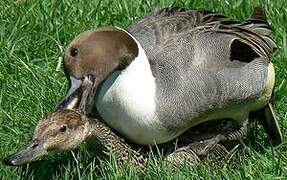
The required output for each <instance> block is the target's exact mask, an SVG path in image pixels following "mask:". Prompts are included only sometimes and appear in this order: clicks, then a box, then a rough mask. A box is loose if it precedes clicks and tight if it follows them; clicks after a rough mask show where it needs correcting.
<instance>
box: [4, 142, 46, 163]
mask: <svg viewBox="0 0 287 180" xmlns="http://www.w3.org/2000/svg"><path fill="white" fill-rule="evenodd" d="M46 153H47V151H46V150H45V149H44V148H43V141H42V140H39V139H34V140H32V141H31V142H30V143H29V144H28V145H27V146H26V147H24V148H23V149H22V150H20V151H19V152H17V153H15V154H12V155H10V156H8V157H6V158H5V159H4V160H3V163H4V164H5V165H7V166H20V165H24V164H27V163H29V162H31V161H34V160H36V159H38V158H40V157H42V156H43V155H45V154H46Z"/></svg>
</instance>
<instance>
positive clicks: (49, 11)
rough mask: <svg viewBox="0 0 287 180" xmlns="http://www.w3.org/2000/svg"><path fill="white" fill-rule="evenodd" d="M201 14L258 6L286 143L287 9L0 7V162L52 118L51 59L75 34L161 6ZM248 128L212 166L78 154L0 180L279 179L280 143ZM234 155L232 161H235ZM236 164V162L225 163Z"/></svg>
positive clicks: (232, 4)
mask: <svg viewBox="0 0 287 180" xmlns="http://www.w3.org/2000/svg"><path fill="white" fill-rule="evenodd" d="M171 5H174V6H182V7H190V8H205V9H209V10H213V11H218V12H220V13H222V14H224V15H226V16H229V17H232V18H236V19H238V20H242V19H244V18H247V17H248V16H249V15H250V13H251V11H252V9H253V7H255V6H256V5H262V6H263V7H264V8H265V9H266V11H267V16H268V19H269V22H270V24H271V26H272V27H273V38H274V39H275V41H276V43H277V45H278V50H277V51H276V53H274V56H273V58H272V60H273V62H274V65H275V70H276V88H275V98H274V101H275V107H276V113H277V116H278V118H279V121H280V126H281V127H282V130H283V134H284V137H285V139H286V130H285V129H286V128H287V121H286V118H287V113H286V104H287V95H286V92H287V82H286V78H287V77H286V76H287V61H286V59H287V35H286V32H287V26H286V24H287V2H285V1H279V0H278V1H271V0H262V1H259V0H255V1H247V0H226V1H219V0H212V1H208V0H204V1H202V0H201V1H200V0H193V1H183V0H182V1H176V2H174V1H172V0H152V1H149V2H147V1H144V0H135V1H128V0H122V1H113V0H93V1H77V2H75V1H72V0H61V1H56V0H53V1H48V0H43V1H36V0H29V1H28V0H27V1H25V0H17V1H14V0H4V1H0V17H1V19H0V21H1V22H0V23H1V25H0V107H1V109H0V123H1V126H0V142H1V146H0V157H1V159H2V158H3V157H5V156H6V155H8V154H10V153H12V152H15V151H16V150H18V149H19V148H21V147H22V146H23V145H24V144H25V143H26V142H27V141H28V140H29V138H30V137H31V135H32V131H33V129H34V127H35V125H36V124H37V121H38V120H39V119H40V117H42V116H43V115H44V114H45V113H46V112H48V111H52V110H53V109H54V107H55V105H56V104H57V102H58V101H59V100H60V99H61V98H62V97H63V96H64V94H65V92H66V84H67V82H66V80H65V77H64V74H63V72H62V71H56V69H57V63H58V59H59V57H61V56H62V55H63V51H64V49H65V46H66V45H67V44H68V43H69V41H71V39H73V37H74V36H75V35H77V34H78V33H79V32H82V31H84V30H88V29H91V28H93V27H98V26H104V25H117V26H120V27H127V26H128V25H129V24H131V23H132V22H133V21H135V19H136V18H138V17H140V16H142V15H144V14H146V13H147V12H150V11H152V10H156V9H160V8H162V7H166V6H171ZM262 132H263V130H262V128H260V127H259V126H257V124H252V126H251V128H250V133H249V136H248V138H246V139H245V140H244V141H243V142H242V145H241V148H240V150H238V151H236V152H235V153H234V154H231V155H230V156H229V157H228V158H227V159H226V160H225V161H223V162H222V163H220V164H219V165H205V164H203V163H201V164H199V165H197V166H194V167H188V166H185V167H182V168H180V169H176V170H174V169H171V168H168V167H167V166H166V164H165V163H163V162H162V161H160V160H159V161H154V160H153V158H151V159H150V160H151V163H150V164H149V165H148V166H147V168H145V169H144V170H139V169H137V168H135V167H133V166H132V165H129V164H126V165H124V166H117V165H116V164H115V161H114V160H113V159H110V160H109V161H101V162H99V161H97V159H96V158H93V157H91V156H90V155H89V153H88V152H86V151H85V150H83V149H78V150H76V151H74V152H73V153H63V154H60V155H59V154H55V155H53V156H49V157H47V158H45V160H43V161H39V162H35V163H31V164H29V165H27V166H24V167H5V166H4V165H3V164H0V179H51V178H54V179H214V178H216V179H217V178H218V179H219V178H220V179H286V178H287V144H286V143H284V144H282V145H280V146H279V147H276V148H273V147H272V146H271V144H270V142H269V141H268V139H267V138H266V136H265V134H264V133H262ZM239 152H240V155H239V156H238V155H237V154H238V153H239ZM234 160H236V161H235V162H236V163H231V162H233V161H234Z"/></svg>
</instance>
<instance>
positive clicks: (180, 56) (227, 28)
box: [128, 8, 275, 130]
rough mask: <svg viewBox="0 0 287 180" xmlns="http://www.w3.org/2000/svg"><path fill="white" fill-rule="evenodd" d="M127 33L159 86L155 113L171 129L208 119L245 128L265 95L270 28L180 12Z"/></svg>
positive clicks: (151, 18) (153, 17) (147, 19)
mask: <svg viewBox="0 0 287 180" xmlns="http://www.w3.org/2000/svg"><path fill="white" fill-rule="evenodd" d="M128 30H129V32H130V33H131V34H132V35H133V36H134V37H135V38H136V39H137V40H138V41H139V42H140V44H141V45H142V46H143V48H144V49H145V52H146V54H147V57H148V59H149V62H150V65H151V69H152V73H153V75H154V77H155V81H156V111H157V116H158V118H159V120H160V121H161V122H162V125H163V126H164V127H165V128H168V129H172V130H174V129H181V130H182V129H187V128H189V127H191V126H194V125H196V124H199V123H201V122H203V121H206V120H210V119H221V118H230V119H233V120H235V121H237V122H238V123H243V121H245V120H246V118H247V117H248V114H249V112H250V111H255V110H257V109H260V108H263V107H264V106H266V104H267V103H268V100H269V99H268V98H269V97H268V98H267V99H268V100H266V101H265V102H263V103H262V102H260V103H262V104H260V103H259V105H258V103H257V101H258V99H260V98H261V97H262V96H264V93H265V89H266V82H267V78H268V65H269V62H270V57H269V56H270V54H271V52H272V51H273V49H274V48H275V45H274V43H273V41H272V40H271V39H270V37H269V35H270V28H269V26H268V25H267V24H266V23H265V22H264V21H262V20H260V19H249V20H247V21H244V22H242V23H240V22H236V21H231V20H229V19H227V18H226V17H224V16H221V15H218V14H216V13H211V12H207V11H198V10H185V9H182V8H172V9H163V10H161V11H159V12H156V13H151V14H148V15H146V16H144V17H143V18H141V19H140V20H138V21H137V22H136V23H134V24H133V25H132V26H130V27H129V29H128Z"/></svg>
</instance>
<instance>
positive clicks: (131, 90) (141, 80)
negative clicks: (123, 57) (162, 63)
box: [96, 47, 172, 144]
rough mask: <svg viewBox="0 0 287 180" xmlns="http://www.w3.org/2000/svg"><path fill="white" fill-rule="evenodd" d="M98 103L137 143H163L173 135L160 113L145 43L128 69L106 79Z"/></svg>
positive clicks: (107, 118)
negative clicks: (164, 126)
mask: <svg viewBox="0 0 287 180" xmlns="http://www.w3.org/2000/svg"><path fill="white" fill-rule="evenodd" d="M96 106H97V110H98V112H99V113H100V115H101V116H102V118H103V119H104V121H105V122H106V123H107V124H109V125H110V126H111V127H112V128H114V129H116V130H117V131H119V132H120V133H121V134H123V135H124V136H125V137H127V138H129V139H130V140H132V141H134V142H136V143H139V144H153V143H155V142H156V143H162V142H165V141H168V140H170V139H171V138H172V137H171V136H170V135H169V134H168V132H167V130H166V129H165V128H163V127H162V126H161V122H160V121H159V119H158V117H157V115H156V84H155V79H154V77H153V75H152V71H151V69H150V64H149V61H148V59H147V57H146V55H145V52H144V50H143V49H142V48H141V47H139V55H138V57H136V59H135V60H133V61H132V63H131V64H130V65H129V66H128V67H127V68H126V69H124V70H123V71H116V72H114V73H113V74H112V75H110V76H109V77H108V78H107V79H106V80H105V82H104V83H103V85H102V87H101V89H100V91H99V94H98V95H97V99H96Z"/></svg>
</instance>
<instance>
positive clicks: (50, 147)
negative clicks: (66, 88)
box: [3, 109, 91, 166]
mask: <svg viewBox="0 0 287 180" xmlns="http://www.w3.org/2000/svg"><path fill="white" fill-rule="evenodd" d="M90 133H91V131H90V126H89V119H88V118H87V117H86V116H85V115H83V114H81V113H78V112H76V111H74V110H69V109H59V110H58V111H56V112H53V113H49V114H47V115H46V116H45V117H44V118H42V119H41V121H40V122H39V124H38V125H37V126H36V128H35V131H34V135H33V138H32V140H31V141H30V142H29V143H28V145H27V146H25V148H24V149H23V150H21V151H19V152H17V153H15V154H13V155H11V156H8V157H7V158H5V159H4V160H3V162H4V163H5V164H6V165H10V166H17V165H23V164H26V163H29V162H31V161H33V160H35V159H38V158H40V157H42V156H43V155H45V154H47V153H48V152H51V151H65V150H71V149H73V148H75V147H77V146H78V145H79V144H80V143H81V142H82V141H84V140H85V139H86V138H87V137H88V136H89V135H90Z"/></svg>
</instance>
